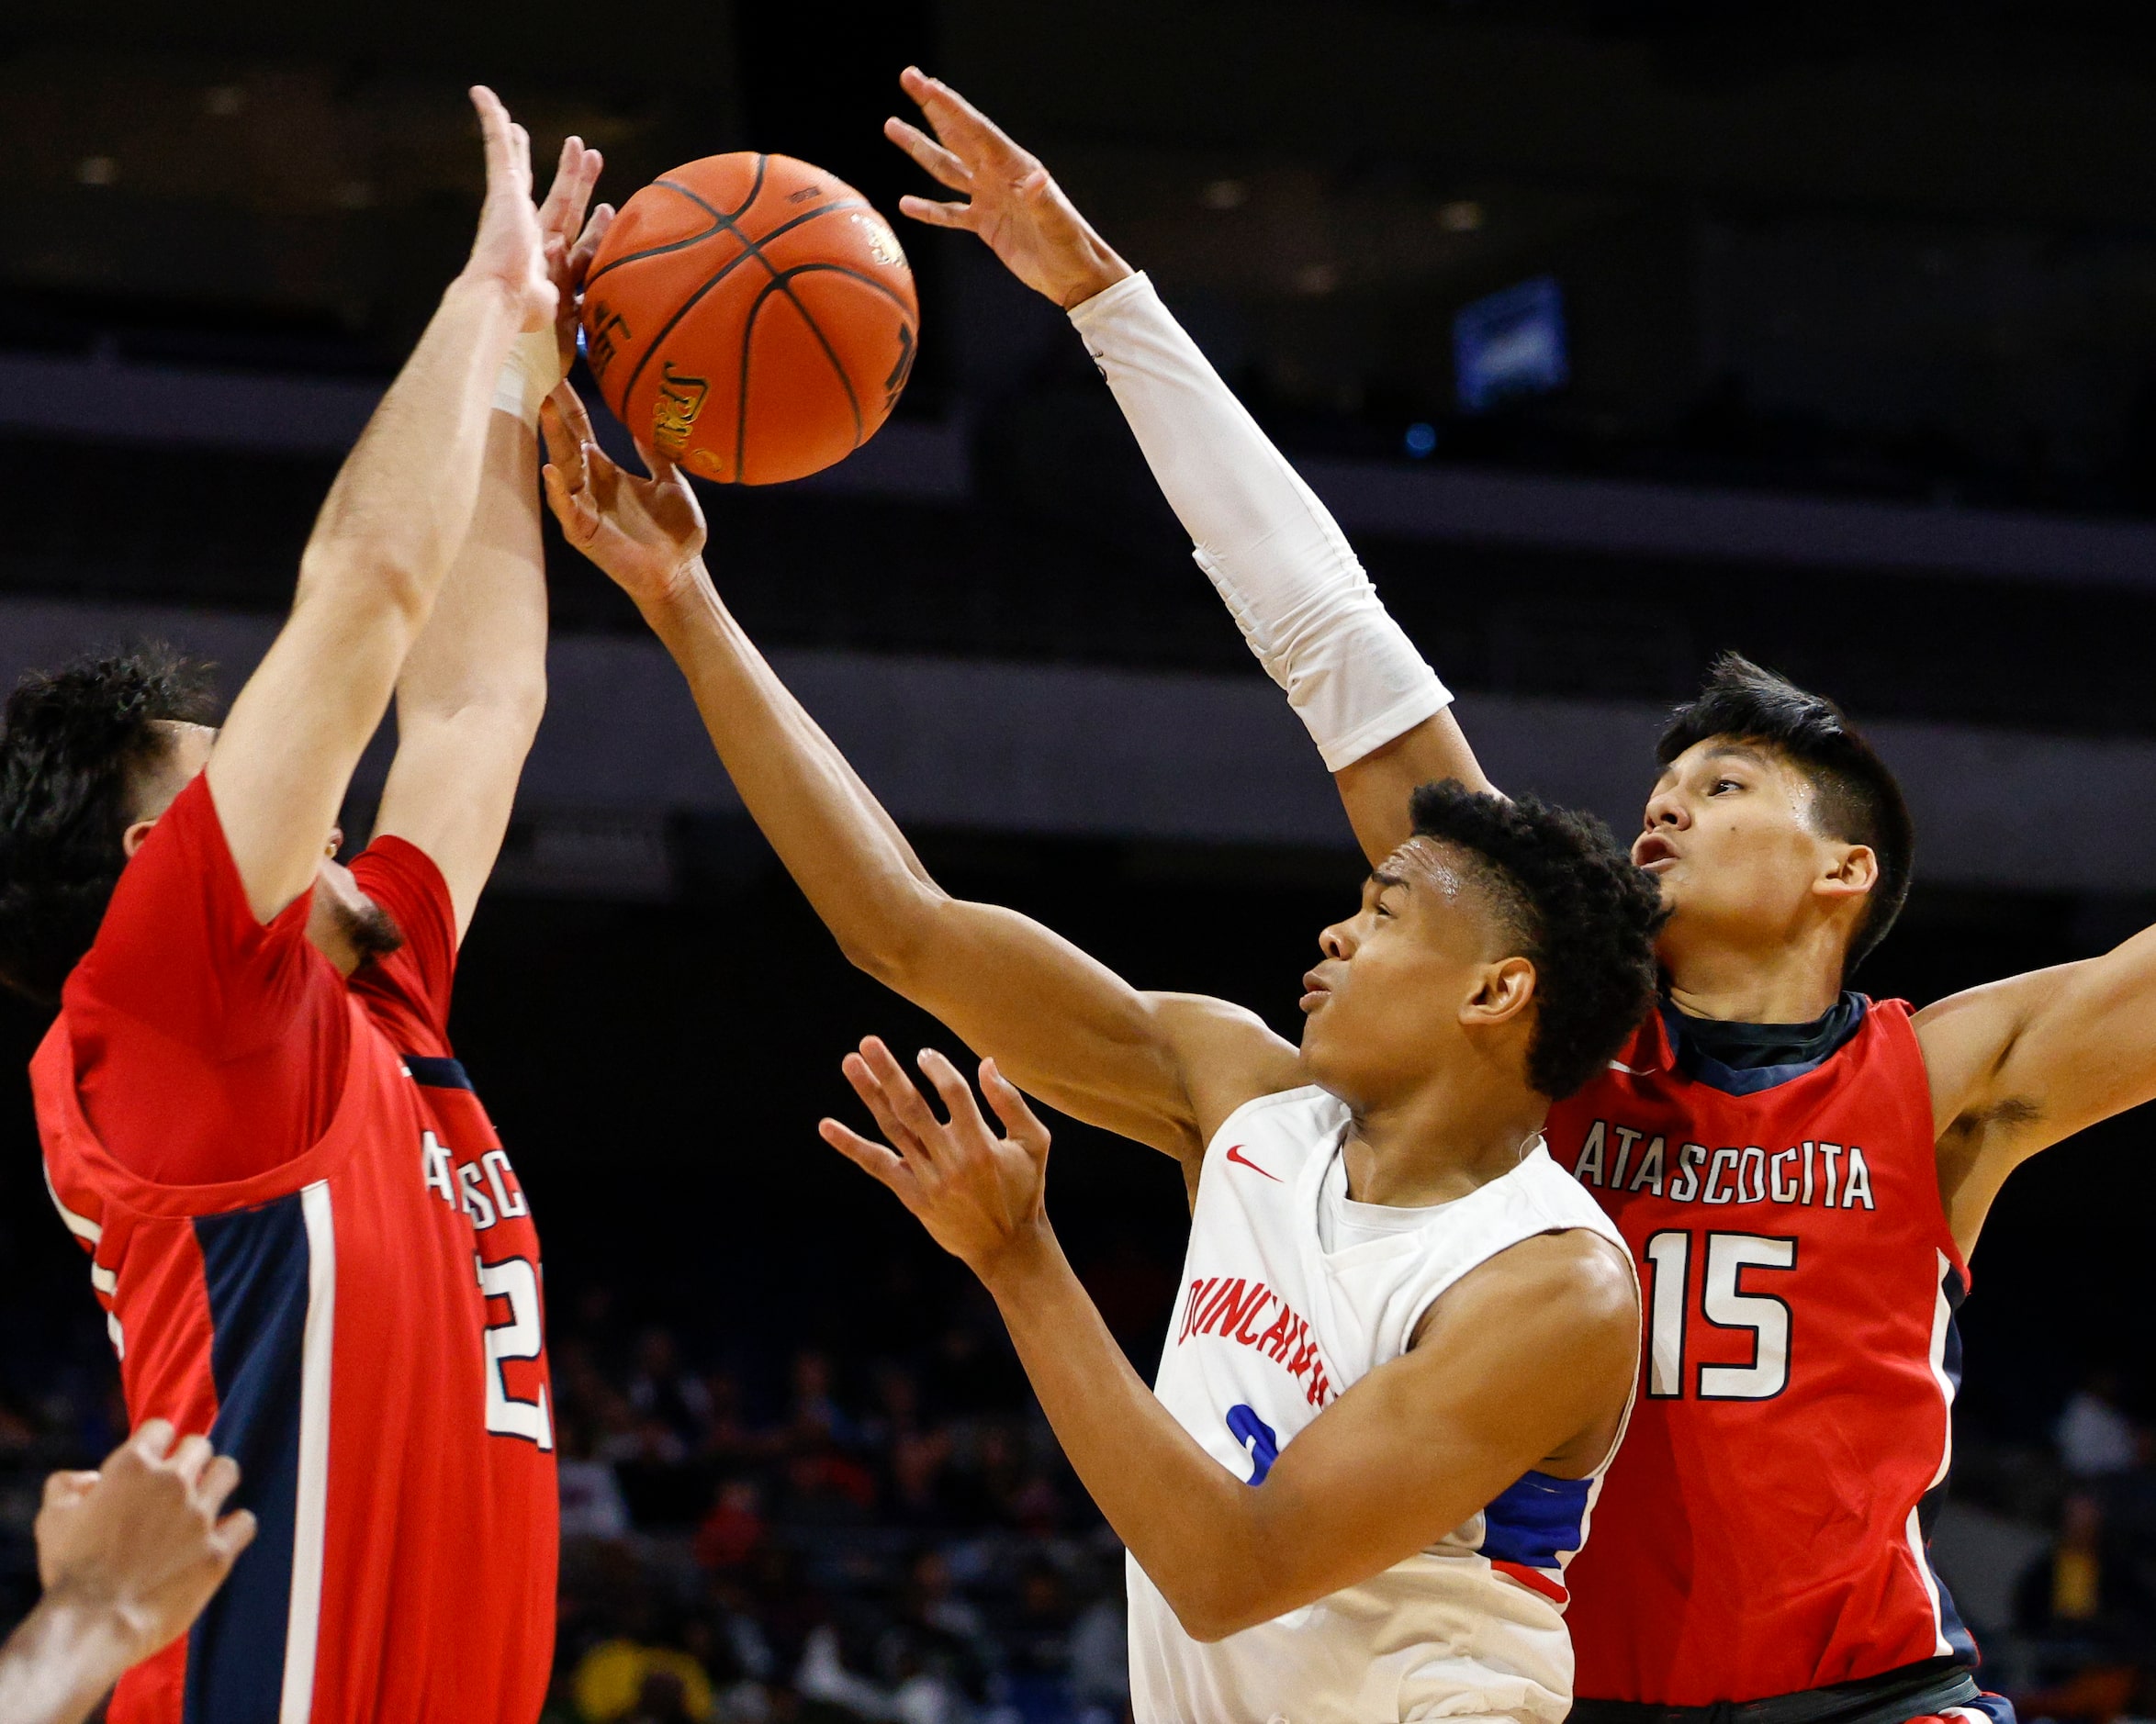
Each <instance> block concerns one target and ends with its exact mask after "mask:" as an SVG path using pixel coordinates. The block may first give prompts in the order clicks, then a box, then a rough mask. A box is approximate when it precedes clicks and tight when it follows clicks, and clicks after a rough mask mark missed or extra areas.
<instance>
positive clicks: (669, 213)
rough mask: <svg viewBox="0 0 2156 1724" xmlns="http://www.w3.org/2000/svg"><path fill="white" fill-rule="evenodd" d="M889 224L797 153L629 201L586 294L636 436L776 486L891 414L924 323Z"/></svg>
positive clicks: (682, 172) (813, 468)
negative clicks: (796, 159)
mask: <svg viewBox="0 0 2156 1724" xmlns="http://www.w3.org/2000/svg"><path fill="white" fill-rule="evenodd" d="M920 320H921V313H920V306H919V303H918V301H916V300H915V297H914V273H913V271H912V270H911V269H910V268H908V267H907V265H906V261H905V252H904V251H902V250H901V249H900V247H899V243H898V236H897V235H895V234H894V233H893V232H892V231H891V224H890V223H889V222H887V221H885V220H884V219H883V218H882V217H881V216H880V215H878V214H877V213H876V212H875V210H874V209H872V208H871V207H870V205H869V202H868V200H867V199H866V198H864V197H863V196H861V195H860V194H859V192H857V191H855V190H854V189H853V187H852V186H850V185H847V184H846V183H845V182H844V181H843V180H838V179H834V178H833V177H832V176H831V175H830V174H825V172H824V171H823V170H822V169H821V168H814V167H811V166H810V165H809V164H808V163H807V162H796V161H795V160H794V159H793V158H792V156H775V155H760V154H758V153H757V152H755V151H736V153H735V154H732V155H724V156H705V157H704V158H703V159H702V161H701V162H688V163H686V164H685V165H683V166H681V167H678V168H676V169H675V170H674V171H673V172H672V173H670V174H665V175H663V176H661V177H660V178H658V179H657V180H654V181H653V182H652V183H651V184H650V185H647V186H646V187H645V188H644V189H643V190H642V191H640V192H638V193H637V194H636V196H634V197H632V198H631V199H630V200H629V201H628V202H627V203H626V204H625V205H623V207H622V212H621V214H620V215H619V216H617V217H616V218H614V224H613V227H612V230H610V231H609V232H608V234H607V236H606V242H605V243H604V244H603V245H601V247H600V249H599V254H598V255H597V256H596V257H594V258H593V259H592V261H591V270H590V274H589V275H588V276H587V277H586V278H585V287H584V351H585V359H586V362H587V363H588V364H590V367H591V375H592V376H593V377H594V378H595V379H596V380H597V382H598V384H599V390H600V393H601V395H603V396H604V397H606V404H607V406H609V407H611V408H612V409H613V410H614V414H615V416H616V417H617V418H619V419H620V420H621V421H622V423H623V424H624V425H626V426H627V427H628V428H629V430H630V431H631V432H633V433H634V436H635V438H636V441H637V442H638V443H639V444H640V445H642V446H643V447H645V448H646V449H656V450H657V451H659V452H660V453H664V454H666V455H668V456H669V457H670V458H671V459H673V460H674V461H676V462H678V463H679V464H680V465H682V466H684V467H686V468H687V469H688V470H689V471H690V472H691V473H693V474H696V475H698V476H700V477H702V478H707V479H718V480H721V481H723V482H724V483H726V484H729V485H733V484H739V485H774V484H777V483H778V482H779V481H780V480H782V479H798V478H802V477H804V476H806V475H808V474H811V473H815V472H818V471H820V470H822V469H823V468H825V467H827V466H829V465H831V464H832V463H833V462H835V461H843V460H844V459H845V458H846V457H847V456H848V455H849V454H850V453H853V451H855V450H856V449H859V447H860V446H861V444H863V443H864V442H868V440H869V439H870V437H872V436H874V435H875V434H876V430H877V428H878V427H879V426H881V424H882V423H883V421H884V420H886V419H888V418H889V417H890V416H891V409H892V408H893V406H894V405H896V403H897V401H898V396H899V391H900V390H902V389H904V387H905V380H906V374H907V373H908V372H910V371H911V370H912V369H913V364H914V344H915V339H916V337H917V335H918V332H919V330H920Z"/></svg>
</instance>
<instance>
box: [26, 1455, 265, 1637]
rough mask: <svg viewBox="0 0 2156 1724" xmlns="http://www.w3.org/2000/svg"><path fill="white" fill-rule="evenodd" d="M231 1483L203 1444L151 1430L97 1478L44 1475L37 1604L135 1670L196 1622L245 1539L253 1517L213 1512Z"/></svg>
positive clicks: (233, 1466)
mask: <svg viewBox="0 0 2156 1724" xmlns="http://www.w3.org/2000/svg"><path fill="white" fill-rule="evenodd" d="M238 1483H240V1469H239V1466H238V1465H237V1463H235V1462H234V1461H231V1460H230V1458H229V1457H227V1456H224V1455H219V1454H216V1453H214V1452H213V1451H212V1450H211V1449H210V1446H209V1440H208V1438H204V1437H186V1438H183V1439H181V1440H180V1441H179V1442H178V1443H176V1444H175V1443H174V1441H173V1427H171V1426H170V1425H169V1424H167V1423H166V1422H165V1421H164V1420H163V1419H161V1418H153V1419H149V1420H147V1421H145V1422H144V1423H143V1425H142V1427H141V1428H140V1429H139V1430H137V1431H136V1432H135V1434H134V1435H133V1436H132V1437H130V1438H129V1439H128V1440H127V1441H126V1442H124V1443H122V1444H121V1445H120V1446H119V1447H118V1449H116V1450H113V1451H112V1453H111V1454H110V1455H108V1456H107V1458H106V1461H105V1464H104V1466H103V1467H101V1468H100V1469H99V1470H98V1471H96V1472H56V1473H54V1474H53V1475H52V1476H51V1478H50V1479H48V1480H47V1481H46V1482H45V1502H44V1506H43V1507H42V1508H41V1509H40V1510H39V1514H38V1526H37V1539H38V1576H39V1580H41V1581H42V1582H43V1583H44V1586H45V1595H46V1597H47V1599H49V1600H52V1601H56V1602H63V1603H66V1604H70V1605H73V1606H80V1607H83V1608H84V1609H85V1610H87V1611H90V1612H92V1613H95V1615H97V1616H98V1617H100V1618H104V1619H105V1620H106V1621H107V1624H108V1626H109V1628H110V1629H111V1631H112V1632H113V1633H114V1634H116V1635H117V1636H118V1641H119V1644H120V1646H121V1648H122V1655H123V1656H124V1658H125V1662H124V1663H121V1664H120V1665H119V1669H121V1670H124V1669H126V1668H127V1667H128V1666H129V1665H130V1664H135V1663H139V1662H141V1661H142V1660H143V1659H145V1658H148V1657H149V1656H150V1655H151V1654H152V1652H155V1651H158V1650H160V1649H161V1648H162V1647H163V1646H164V1645H166V1644H167V1643H168V1642H169V1641H171V1640H174V1638H175V1637H177V1636H178V1635H180V1634H181V1633H183V1632H184V1631H185V1629H186V1628H187V1626H188V1625H189V1624H190V1623H192V1622H193V1621H194V1620H195V1618H197V1616H198V1615H200V1614H201V1611H202V1606H204V1605H206V1604H208V1602H209V1598H210V1595H211V1594H213V1593H215V1592H216V1591H217V1589H218V1587H219V1585H220V1584H222V1583H223V1581H224V1578H225V1576H226V1575H227V1574H228V1573H230V1572H231V1567H232V1562H233V1560H234V1559H235V1558H237V1557H238V1556H239V1554H240V1552H241V1551H242V1550H245V1549H246V1548H247V1546H248V1544H249V1542H250V1541H251V1540H252V1539H253V1537H254V1517H253V1515H252V1514H251V1513H249V1512H248V1511H247V1510H246V1509H244V1508H242V1509H239V1510H236V1511H235V1512H234V1513H232V1514H229V1515H228V1514H225V1513H224V1512H223V1509H224V1505H225V1499H226V1498H227V1497H229V1496H230V1495H231V1494H232V1489H233V1487H234V1486H235V1485H237V1484H238ZM113 1674H115V1675H118V1670H115V1671H114V1673H113Z"/></svg>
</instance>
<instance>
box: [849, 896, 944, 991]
mask: <svg viewBox="0 0 2156 1724" xmlns="http://www.w3.org/2000/svg"><path fill="white" fill-rule="evenodd" d="M949 903H950V898H949V894H947V893H946V892H944V891H943V890H941V889H939V888H938V887H935V886H928V885H924V884H922V883H921V882H919V881H917V880H914V879H911V878H910V877H909V878H908V879H906V880H905V881H904V882H903V883H902V884H901V885H900V886H899V887H898V888H897V889H895V890H887V891H874V892H860V893H857V894H855V895H854V896H853V897H851V898H850V899H849V901H848V906H849V913H848V915H846V916H845V917H844V918H841V919H837V920H835V921H833V923H832V924H831V932H832V935H834V936H835V937H836V938H837V941H838V949H839V951H840V952H842V953H843V954H844V955H845V957H846V961H847V962H848V963H849V964H851V965H852V966H853V967H854V968H856V969H858V970H860V971H862V972H863V973H864V974H866V975H868V976H871V977H873V978H874V979H875V980H878V981H880V982H881V983H882V984H883V985H884V986H885V987H886V988H888V989H890V990H891V991H893V993H898V994H904V995H905V996H907V997H908V998H911V997H912V994H913V991H914V990H915V988H916V987H918V986H919V985H920V983H921V981H922V979H923V978H924V977H925V976H926V973H927V970H928V966H929V964H930V962H931V960H932V958H933V957H934V955H935V954H936V952H937V950H938V947H939V946H941V945H942V944H943V942H942V940H941V939H940V937H939V934H938V929H939V926H940V924H941V919H942V912H944V910H945V909H946V908H947V907H948V906H949Z"/></svg>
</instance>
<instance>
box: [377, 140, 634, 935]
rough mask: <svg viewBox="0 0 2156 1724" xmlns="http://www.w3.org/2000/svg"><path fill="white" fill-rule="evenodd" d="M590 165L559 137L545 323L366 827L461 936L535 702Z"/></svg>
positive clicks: (594, 221) (493, 440) (509, 367)
mask: <svg viewBox="0 0 2156 1724" xmlns="http://www.w3.org/2000/svg"><path fill="white" fill-rule="evenodd" d="M600 168H601V158H600V154H599V151H596V150H591V149H587V148H586V147H585V145H584V142H583V140H581V139H578V138H571V139H568V140H567V141H565V142H564V143H563V145H562V151H561V162H560V164H559V166H558V167H557V168H556V173H555V179H554V185H553V188H552V189H551V190H550V191H549V192H548V193H547V195H546V200H545V203H543V204H542V205H541V206H540V207H539V229H540V233H541V237H542V242H543V244H544V247H545V256H546V264H547V273H548V275H549V278H550V279H551V280H552V281H553V283H554V285H555V288H556V294H557V296H558V300H557V310H556V322H555V327H554V328H552V329H548V330H533V331H530V332H528V333H526V334H523V335H520V336H519V337H518V338H517V340H516V341H515V343H514V344H513V345H512V347H511V350H510V356H509V358H508V360H507V361H506V363H505V364H503V366H502V368H501V372H500V378H499V380H498V381H497V383H496V386H495V391H494V408H493V411H492V412H491V413H490V414H488V421H487V431H486V450H485V454H484V457H483V460H482V465H481V469H480V476H479V489H478V501H477V507H476V508H475V509H474V510H473V513H472V521H471V527H470V530H469V531H468V532H466V534H465V538H464V543H463V545H462V547H461V548H460V549H459V550H458V552H457V554H456V558H455V562H454V563H453V564H452V565H450V569H449V574H448V576H447V577H446V578H445V579H444V582H443V586H442V591H441V594H440V596H439V597H438V598H437V599H435V601H434V609H433V612H432V615H431V616H430V617H429V618H428V619H427V624H426V627H425V628H424V629H423V630H421V633H420V637H419V640H418V641H417V642H416V643H415V644H413V646H412V649H411V651H410V654H409V655H407V657H406V658H405V661H404V670H403V674H402V675H401V676H399V678H398V680H397V757H396V759H395V761H394V762H392V763H391V766H390V768H389V778H388V782H387V784H386V785H385V786H384V787H383V791H382V807H381V812H380V815H379V818H378V819H377V821H376V831H377V832H381V833H393V834H396V835H397V836H399V837H400V838H404V839H407V840H409V841H410V843H412V844H414V845H418V846H419V847H420V848H421V850H423V851H425V852H426V854H427V855H428V856H430V857H432V860H433V863H434V866H435V867H437V868H440V869H441V870H442V875H443V878H444V880H446V881H447V883H448V886H449V896H450V901H451V902H452V903H453V904H454V905H455V911H456V933H457V937H458V939H460V940H461V939H462V938H463V937H464V935H465V931H466V929H467V928H468V927H469V926H470V925H471V920H472V912H473V911H474V909H476V908H477V904H478V900H479V892H480V890H481V889H482V888H483V887H484V886H485V885H486V883H487V877H488V875H489V874H490V873H492V872H493V869H494V860H495V857H496V856H498V855H500V850H501V839H502V834H504V833H505V832H506V831H507V830H508V827H509V817H510V812H511V806H512V804H513V803H514V801H515V800H516V788H517V779H518V778H519V777H520V776H521V775H522V771H523V766H524V756H526V755H528V754H529V753H530V752H531V748H532V739H533V736H534V735H535V734H536V733H537V731H538V728H539V720H540V717H541V714H542V713H543V712H544V711H545V705H546V558H545V550H544V547H543V544H542V542H541V540H540V536H539V512H540V502H539V454H538V449H539V441H538V426H539V407H540V403H541V402H543V401H544V400H545V398H546V397H547V395H548V394H549V393H551V392H552V391H553V389H554V388H555V386H556V385H557V384H559V383H560V382H561V380H562V378H563V377H564V376H566V375H567V372H568V365H569V361H570V359H571V358H572V357H573V356H574V354H575V353H576V290H577V287H578V285H579V284H580V283H581V281H582V279H583V273H584V270H585V268H586V267H587V266H588V265H589V264H590V260H591V254H592V252H595V251H596V250H597V249H598V246H599V241H600V240H601V238H603V237H604V235H605V232H606V228H607V225H608V223H609V222H610V221H611V220H612V217H613V211H612V209H611V208H610V207H607V206H605V205H603V204H602V205H601V206H600V207H599V209H598V210H597V211H595V212H594V213H593V215H592V218H591V220H590V223H589V225H587V224H586V222H585V219H584V209H585V206H586V205H587V204H588V203H589V202H590V196H591V188H592V186H593V185H594V184H596V183H597V181H598V178H599V171H600ZM579 234H580V237H579Z"/></svg>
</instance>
